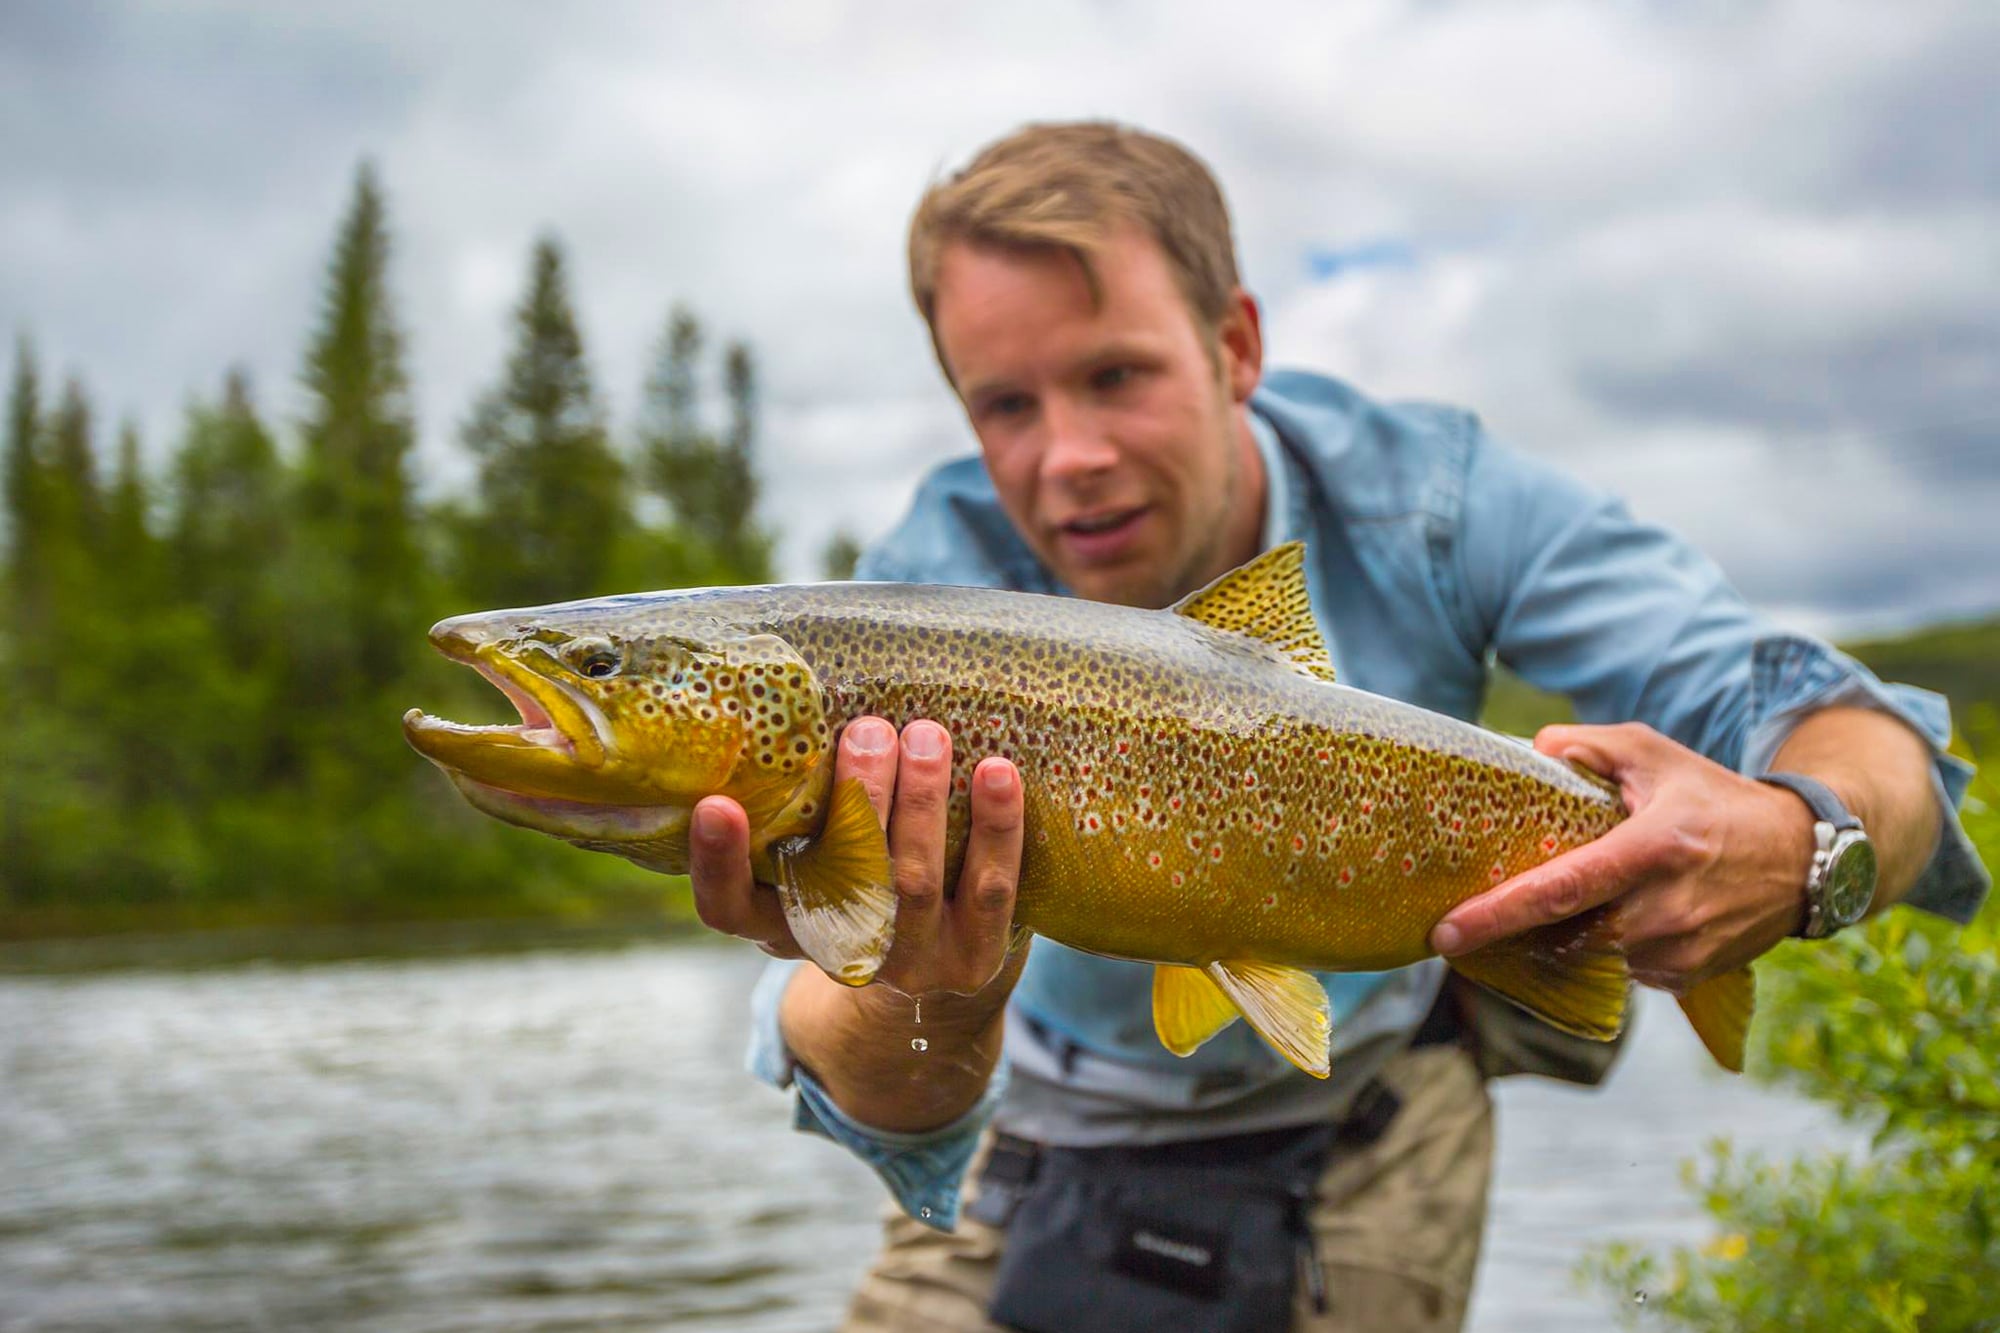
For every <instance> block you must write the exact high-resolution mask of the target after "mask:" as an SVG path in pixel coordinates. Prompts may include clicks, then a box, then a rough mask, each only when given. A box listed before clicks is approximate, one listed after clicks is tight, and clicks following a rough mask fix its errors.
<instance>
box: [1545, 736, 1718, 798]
mask: <svg viewBox="0 0 2000 1333" xmlns="http://www.w3.org/2000/svg"><path fill="white" fill-rule="evenodd" d="M1535 748H1536V749H1537V750H1539V751H1541V752H1542V753H1543V754H1545V755H1548V756H1550V757H1551V758H1554V759H1567V760H1570V761H1571V762H1572V763H1576V764H1581V765H1582V766H1583V767H1585V768H1587V769H1589V770H1590V771H1591V772H1593V773H1595V774H1597V775H1598V776H1599V777H1602V778H1606V779H1608V780H1609V781H1612V782H1615V783H1617V784H1618V786H1619V788H1620V789H1621V791H1622V792H1623V795H1624V798H1625V804H1626V806H1627V808H1629V809H1632V810H1637V809H1639V808H1640V807H1641V806H1643V805H1644V804H1645V803H1646V801H1647V800H1648V799H1649V798H1650V797H1651V795H1652V793H1653V792H1654V790H1655V789H1656V788H1657V787H1658V786H1659V780H1660V777H1661V775H1662V774H1663V773H1664V772H1665V771H1666V770H1667V768H1668V767H1669V766H1670V765H1672V764H1673V763H1674V761H1675V760H1676V759H1677V758H1685V757H1687V755H1688V754H1690V753H1691V752H1689V751H1687V750H1685V749H1684V748H1683V747H1682V746H1680V745H1679V744H1678V743H1677V742H1675V741H1672V740H1670V739H1668V738H1667V737H1665V736H1662V735H1661V734H1660V733H1659V732H1657V731H1655V730H1653V729H1652V728H1651V727H1649V726H1647V725H1646V724H1645V723H1643V722H1621V723H1619V724H1617V725H1616V726H1608V727H1606V726H1589V725H1584V724H1581V723H1561V724H1557V725H1555V726H1548V727H1543V728H1542V729H1541V730H1540V731H1538V732H1536V733H1535Z"/></svg>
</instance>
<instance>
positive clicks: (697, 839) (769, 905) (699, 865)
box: [688, 796, 799, 958]
mask: <svg viewBox="0 0 2000 1333" xmlns="http://www.w3.org/2000/svg"><path fill="white" fill-rule="evenodd" d="M692 823H693V826H692V827H691V828H690V829H689V830H688V879H689V881H690V883H691V884H692V885H693V887H694V910H695V914H696V915H697V916H699V917H700V918H701V921H702V924H703V925H705V926H707V927H708V928H709V929H711V930H719V931H721V932H722V933H723V934H725V935H735V936H738V937H739V938H742V939H747V940H755V941H756V942H757V943H758V944H759V945H761V946H765V947H766V952H772V953H777V954H779V955H780V956H782V957H787V958H796V957H797V956H798V953H799V948H798V942H797V941H796V940H794V939H793V938H792V930H791V927H790V926H788V925H786V924H785V913H784V909H783V908H782V907H780V906H779V903H778V897H777V895H776V894H774V893H770V892H768V891H766V890H764V889H761V888H759V887H758V886H757V882H756V880H755V879H754V878H753V877H752V876H751V873H750V820H749V818H748V816H746V815H745V814H744V813H743V807H742V806H740V805H738V804H737V803H736V802H734V801H732V800H730V799H729V798H728V797H727V796H711V797H709V798H708V799H706V800H704V801H702V802H701V803H700V804H699V805H697V806H695V808H694V819H693V821H692Z"/></svg>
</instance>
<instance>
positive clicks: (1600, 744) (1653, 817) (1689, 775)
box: [1431, 723, 1813, 994]
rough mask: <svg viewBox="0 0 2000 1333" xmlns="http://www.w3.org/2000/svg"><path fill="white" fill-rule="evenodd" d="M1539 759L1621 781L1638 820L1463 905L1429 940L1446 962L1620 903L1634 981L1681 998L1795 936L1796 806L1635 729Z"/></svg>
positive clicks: (1553, 733) (1806, 814) (1799, 854)
mask: <svg viewBox="0 0 2000 1333" xmlns="http://www.w3.org/2000/svg"><path fill="white" fill-rule="evenodd" d="M1535 748H1536V749H1538V750H1540V751H1541V752H1542V753H1543V754H1547V755H1553V756H1555V757H1557V758H1559V759H1574V760H1575V761H1577V762H1578V763H1580V764H1582V765H1583V766H1584V767H1586V768H1589V769H1591V770H1593V771H1595V772H1598V773H1602V774H1603V775H1604V776H1606V777H1608V778H1610V779H1612V780H1613V781H1615V782H1617V783H1618V784H1619V787H1620V789H1621V791H1622V793H1623V795H1624V798H1625V806H1626V808H1627V809H1628V810H1629V811H1631V818H1629V819H1627V820H1626V821H1625V822H1624V823H1622V824H1620V825H1619V826H1618V827H1617V828H1615V829H1613V830H1611V832H1609V833H1607V834H1605V835H1604V836H1603V837H1601V838H1599V839H1597V840H1596V841H1595V842H1591V843H1588V844H1586V845H1584V846H1582V847H1578V848H1576V849H1575V850H1573V851H1569V852H1566V853H1564V854H1563V855H1561V856H1558V857H1556V858H1555V859H1554V860H1551V861H1548V862H1545V863H1544V864H1542V865H1539V866H1536V867H1535V868H1534V869H1533V870H1529V871H1526V872H1524V873H1522V874H1519V875H1516V876H1515V877H1514V878H1513V879H1511V880H1508V881H1507V882H1506V883H1504V884H1502V885H1500V886H1499V887H1497V888H1495V889H1492V890H1491V891H1489V892H1487V893H1483V894H1481V895H1479V896H1478V897H1477V898H1473V899H1471V900H1470V901H1468V902H1464V903H1461V904H1459V906H1458V907H1457V908H1455V909H1453V911H1452V912H1451V913H1450V914H1449V915H1448V916H1446V917H1445V919H1444V920H1443V921H1441V922H1440V923H1438V926H1437V928H1436V929H1435V930H1434V931H1432V933H1431V947H1432V948H1434V949H1436V950H1437V951H1438V952H1439V953H1441V954H1444V955H1446V956H1447V957H1450V956H1451V955H1454V954H1461V953H1470V952H1471V951H1472V950H1474V949H1478V948H1482V947H1484V946H1485V945H1488V944H1491V943H1493V942H1494V941H1495V940H1499V939H1505V938H1507V937H1508V936H1510V935H1518V934H1520V933H1521V932H1523V931H1527V930H1533V929H1534V928H1536V927H1537V926H1545V925H1548V924H1549V923H1551V922H1554V921H1560V920H1562V919H1563V918H1565V917H1570V916H1574V915H1576V914H1577V913H1578V912H1583V911H1587V910H1589V909H1590V908H1593V907H1598V906H1601V905H1603V904H1605V903H1610V902H1614V901H1615V902H1616V903H1617V907H1616V909H1615V910H1616V912H1617V920H1618V925H1619V933H1620V935H1621V936H1622V937H1623V940H1624V945H1625V953H1626V957H1627V959H1628V961H1629V962H1630V964H1631V968H1632V975H1633V977H1634V978H1635V979H1637V980H1638V981H1640V982H1643V983H1644V984H1646V985H1648V986H1656V987H1658V988H1660V989H1662V990H1667V991H1672V992H1674V993H1676V994H1679V993H1682V992H1684V991H1686V990H1687V989H1688V988H1689V987H1692V986H1694V985H1695V984H1696V983H1698V982H1701V981H1703V980H1706V979H1707V978H1709V977H1712V976H1715V975H1717V974H1719V973H1722V972H1726V971H1729V970H1730V969H1732V968H1736V967H1740V966H1742V965H1743V964H1745V963H1747V962H1749V961H1750V960H1751V959H1753V958H1756V957H1757V956H1758V955H1759V954H1762V953H1763V952H1764V951H1765V950H1767V949H1769V948H1770V947H1771V946H1772V945H1774V944H1776V943H1777V942H1778V941H1779V940H1782V939H1784V938H1785V937H1786V936H1787V935H1789V934H1790V933H1791V932H1792V931H1793V930H1795V929H1796V928H1797V927H1798V924H1799V920H1800V916H1801V913H1802V912H1803V911H1804V907H1805V882H1806V871H1807V869H1808V867H1809V866H1810V865H1811V863H1812V854H1813V832H1812V829H1813V818H1812V813H1811V811H1810V810H1808V809H1807V808H1806V806H1805V804H1804V802H1802V801H1800V800H1799V799H1798V798H1797V797H1796V796H1793V795H1792V794H1791V793H1790V792H1787V791H1784V790H1781V789H1779V788H1776V787H1772V786H1770V785H1768V784H1766V783H1762V782H1756V781H1753V780H1751V779H1749V778H1746V777H1743V776H1741V775H1740V774H1737V773H1734V772H1732V771H1730V770H1729V769H1727V768H1724V767H1723V766H1722V765H1720V764H1717V763H1715V762H1713V761H1712V760H1709V759H1706V758H1703V757H1702V756H1701V755H1698V754H1696V753H1695V752H1694V751H1692V750H1690V749H1688V748H1686V747H1685V746H1682V745H1680V744H1678V743H1676V742H1674V741H1671V740H1668V739H1667V738H1666V737H1664V736H1662V735H1660V734H1659V733H1658V732H1656V731H1654V730H1653V729H1652V728H1651V727H1647V726H1644V725H1642V724H1640V723H1627V724H1624V725H1621V726H1614V727H1587V726H1564V727H1545V728H1544V729H1543V730H1542V731H1541V733H1540V734H1539V735H1537V736H1536V737H1535Z"/></svg>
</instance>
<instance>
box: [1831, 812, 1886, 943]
mask: <svg viewBox="0 0 2000 1333" xmlns="http://www.w3.org/2000/svg"><path fill="white" fill-rule="evenodd" d="M1824 900H1825V903H1826V918H1827V922H1828V924H1829V925H1830V926H1832V927H1833V928H1835V929H1838V928H1840V927H1841V926H1851V925H1853V924H1854V923H1855V922H1857V921H1859V920H1860V919H1861V918H1862V916H1863V915H1865V914H1866V913H1867V911H1868V904H1869V903H1871V902H1873V901H1874V900H1875V844H1874V843H1872V842H1870V841H1868V839H1867V837H1866V836H1865V835H1863V834H1860V833H1855V832H1852V831H1848V832H1843V833H1842V834H1841V835H1840V837H1839V838H1838V839H1837V840H1836V841H1835V842H1834V844H1833V855H1832V858H1831V860H1830V863H1829V864H1828V865H1827V868H1826V891H1825V895H1824Z"/></svg>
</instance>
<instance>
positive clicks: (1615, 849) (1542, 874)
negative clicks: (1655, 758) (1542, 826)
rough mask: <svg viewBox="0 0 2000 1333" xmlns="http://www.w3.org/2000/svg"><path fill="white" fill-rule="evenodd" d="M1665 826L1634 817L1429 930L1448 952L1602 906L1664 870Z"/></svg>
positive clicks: (1439, 948) (1437, 945)
mask: <svg viewBox="0 0 2000 1333" xmlns="http://www.w3.org/2000/svg"><path fill="white" fill-rule="evenodd" d="M1665 859H1666V849H1664V848H1663V846H1662V842H1661V830H1659V829H1656V828H1654V827H1652V826H1651V823H1650V821H1647V820H1645V819H1642V818H1638V817H1634V818H1632V819H1628V820H1626V821H1625V822H1624V823H1622V824H1620V825H1618V826H1617V827H1616V828H1614V829H1612V830H1611V831H1610V832H1609V833H1607V834H1605V835H1604V836H1603V837H1601V838H1599V839H1597V840H1596V841H1595V842H1588V843H1585V844H1584V845H1583V846H1581V847H1577V848H1574V849H1573V850H1571V851H1567V852H1564V853H1563V854H1562V855H1561V856H1558V857H1556V858H1554V859H1553V860H1550V861H1546V862H1544V863H1542V864H1541V865H1538V866H1536V867H1535V868H1534V869H1532V870H1527V871H1523V872H1522V873H1521V874H1518V875H1516V876H1514V878H1512V879H1510V880H1508V881H1507V882H1506V883H1504V884H1501V885H1500V886H1498V887H1497V888H1493V889H1489V890H1488V891H1487V892H1485V893H1482V894H1480V895H1479V896H1478V897H1476V898H1470V899H1467V900H1466V901H1465V902H1462V903H1460V904H1459V905H1458V906H1457V907H1455V908H1453V909H1452V910H1451V911H1450V912H1449V913H1448V914H1447V915H1446V916H1445V918H1444V920H1442V921H1440V922H1438V924H1437V926H1436V927H1435V928H1433V929H1432V931H1431V948H1433V949H1435V950H1437V951H1438V952H1439V953H1441V954H1443V955H1444V956H1445V957H1447V958H1449V957H1452V956H1454V955H1456V954H1462V953H1471V952H1472V951H1473V950H1474V949H1483V948H1485V947H1486V946H1487V945H1489V944H1492V943H1493V942H1495V941H1496V940H1504V939H1507V938H1509V937H1511V936H1514V935H1519V934H1521V933H1522V932H1523V931H1529V930H1534V929H1536V928H1537V927H1540V926H1546V925H1550V924H1553V923H1554V922H1557V921H1562V920H1565V919H1566V918H1569V917H1572V916H1575V915H1576V914H1577V913H1578V912H1586V911H1589V910H1590V909H1591V908H1593V907H1601V906H1602V905H1604V904H1605V903H1608V902H1610V901H1611V900H1612V899H1613V898H1616V897H1618V896H1619V895H1620V894H1623V893H1626V892H1628V891H1630V890H1632V889H1633V888H1635V887H1637V886H1638V885H1640V884H1643V883H1646V882H1649V881H1650V880H1652V879H1654V878H1655V877H1657V876H1658V875H1660V874H1661V873H1662V872H1663V862H1664V861H1665Z"/></svg>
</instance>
